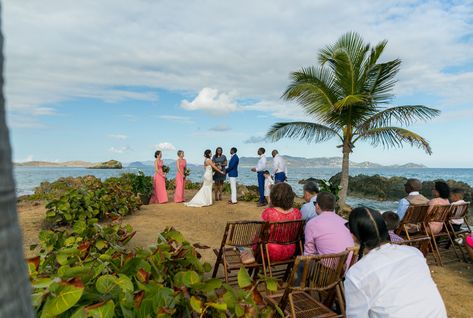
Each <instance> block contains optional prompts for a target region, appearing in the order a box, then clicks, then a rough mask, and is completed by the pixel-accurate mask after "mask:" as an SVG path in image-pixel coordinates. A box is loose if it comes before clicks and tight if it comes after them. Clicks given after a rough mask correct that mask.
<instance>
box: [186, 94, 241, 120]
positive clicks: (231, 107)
mask: <svg viewBox="0 0 473 318" xmlns="http://www.w3.org/2000/svg"><path fill="white" fill-rule="evenodd" d="M233 99H234V94H227V93H222V92H220V93H219V91H218V90H217V89H214V88H210V87H205V88H203V89H202V90H201V91H200V92H199V94H198V95H197V96H196V98H194V100H193V101H191V102H189V101H188V100H183V101H182V102H181V107H182V108H184V109H187V110H204V111H207V112H209V113H210V114H213V115H225V114H228V113H232V112H235V111H237V110H238V108H239V107H238V105H237V104H236V103H235V101H234V100H233Z"/></svg>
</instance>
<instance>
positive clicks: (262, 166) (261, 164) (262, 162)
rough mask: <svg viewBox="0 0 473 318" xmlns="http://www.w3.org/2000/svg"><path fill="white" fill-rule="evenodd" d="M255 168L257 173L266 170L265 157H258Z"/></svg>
mask: <svg viewBox="0 0 473 318" xmlns="http://www.w3.org/2000/svg"><path fill="white" fill-rule="evenodd" d="M255 168H256V171H257V172H260V171H265V170H266V156H265V155H264V154H262V155H261V156H260V157H259V160H258V163H257V164H256V167H255Z"/></svg>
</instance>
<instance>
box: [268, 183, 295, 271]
mask: <svg viewBox="0 0 473 318" xmlns="http://www.w3.org/2000/svg"><path fill="white" fill-rule="evenodd" d="M294 197H295V194H294V191H292V188H291V186H290V185H289V184H287V183H284V182H281V183H278V184H275V185H274V186H273V187H272V188H271V193H270V199H271V207H269V208H267V209H265V210H264V212H263V214H262V215H261V218H262V219H263V220H264V221H266V222H281V221H292V220H300V219H301V218H302V215H301V212H300V211H299V210H298V209H296V208H293V207H292V206H293V204H294ZM295 251H296V245H295V244H290V245H280V244H268V252H269V257H270V258H271V261H273V262H277V261H283V260H286V259H289V258H291V257H292V256H293V255H294V253H295Z"/></svg>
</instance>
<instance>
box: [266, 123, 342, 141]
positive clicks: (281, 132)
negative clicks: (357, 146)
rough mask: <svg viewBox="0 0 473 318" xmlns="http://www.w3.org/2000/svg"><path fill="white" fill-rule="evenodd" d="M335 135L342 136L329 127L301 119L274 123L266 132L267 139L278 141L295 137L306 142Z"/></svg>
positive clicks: (327, 138) (322, 139) (326, 138)
mask: <svg viewBox="0 0 473 318" xmlns="http://www.w3.org/2000/svg"><path fill="white" fill-rule="evenodd" d="M335 136H338V137H340V139H342V137H341V136H340V135H339V134H338V132H337V131H336V130H334V129H332V128H330V127H327V126H324V125H321V124H317V123H309V122H302V121H295V122H285V123H276V124H274V125H273V126H271V128H270V130H269V131H268V133H267V134H266V137H267V138H268V139H271V140H272V141H278V140H280V139H282V138H296V139H299V140H306V141H307V142H316V143H317V142H321V141H325V140H329V139H330V138H333V137H335Z"/></svg>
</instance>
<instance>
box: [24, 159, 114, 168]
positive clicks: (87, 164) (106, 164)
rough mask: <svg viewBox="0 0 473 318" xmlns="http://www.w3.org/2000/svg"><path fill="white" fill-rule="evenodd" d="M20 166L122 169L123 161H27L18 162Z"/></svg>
mask: <svg viewBox="0 0 473 318" xmlns="http://www.w3.org/2000/svg"><path fill="white" fill-rule="evenodd" d="M15 166H18V167H68V168H88V169H122V163H121V162H120V161H117V160H109V161H105V162H100V163H93V162H87V161H80V160H75V161H65V162H49V161H27V162H16V163H15Z"/></svg>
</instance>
